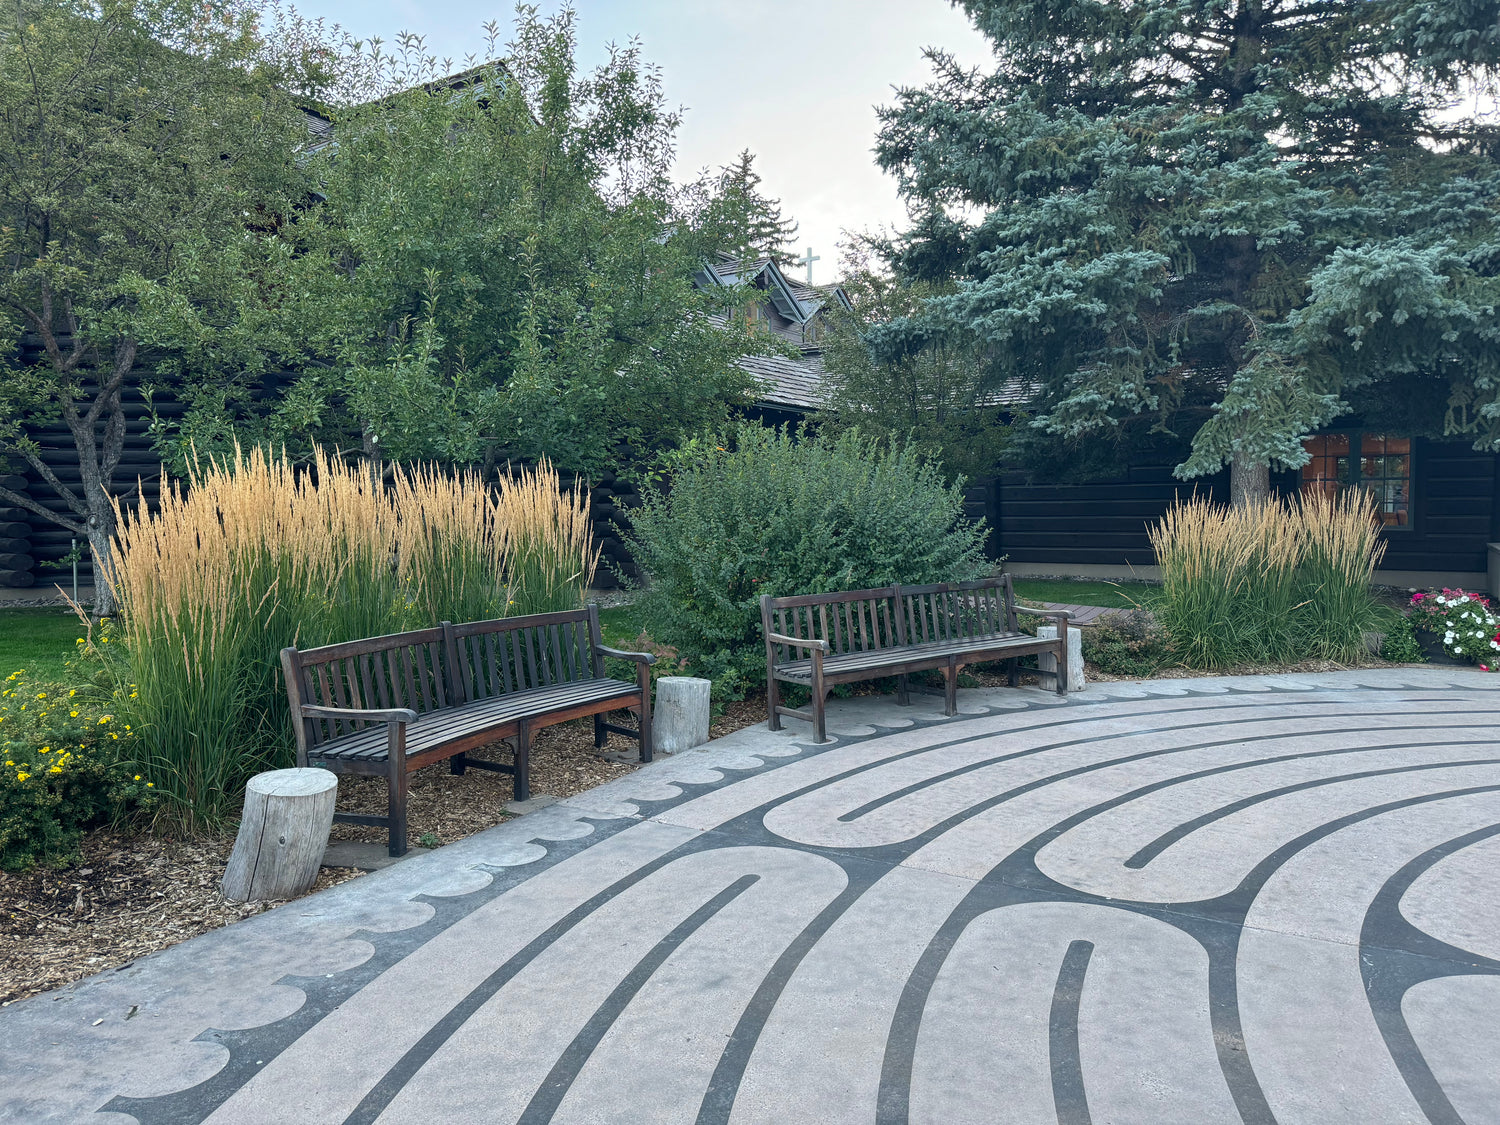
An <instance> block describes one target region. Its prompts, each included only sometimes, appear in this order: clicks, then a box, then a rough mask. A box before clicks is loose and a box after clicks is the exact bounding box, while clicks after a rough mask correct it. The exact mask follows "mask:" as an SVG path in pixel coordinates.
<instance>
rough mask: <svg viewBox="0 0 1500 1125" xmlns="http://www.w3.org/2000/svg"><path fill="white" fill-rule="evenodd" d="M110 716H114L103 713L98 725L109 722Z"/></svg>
mask: <svg viewBox="0 0 1500 1125" xmlns="http://www.w3.org/2000/svg"><path fill="white" fill-rule="evenodd" d="M112 718H114V716H113V715H105V716H104V717H103V718H102V719H100V720H99V725H100V726H101V727H102V726H103V725H104V724H105V723H107V722H109V721H110V719H112Z"/></svg>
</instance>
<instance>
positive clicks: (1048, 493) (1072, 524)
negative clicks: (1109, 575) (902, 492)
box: [990, 465, 1229, 566]
mask: <svg viewBox="0 0 1500 1125" xmlns="http://www.w3.org/2000/svg"><path fill="white" fill-rule="evenodd" d="M992 487H993V489H994V493H993V498H992V500H991V516H990V522H991V523H992V524H993V526H994V527H995V531H996V534H995V535H994V536H993V537H992V540H991V542H992V546H993V550H994V552H995V554H996V555H997V556H998V555H1006V556H1008V557H1009V559H1010V561H1011V562H1024V563H1049V562H1056V563H1083V564H1089V565H1102V566H1121V565H1123V564H1125V563H1129V564H1130V565H1132V566H1150V565H1152V564H1153V563H1155V562H1156V559H1155V556H1154V555H1153V554H1152V553H1151V544H1150V543H1149V542H1148V541H1147V539H1146V528H1147V527H1148V526H1149V525H1150V524H1151V523H1152V522H1153V521H1155V520H1157V519H1159V518H1160V517H1161V515H1162V513H1163V512H1165V511H1166V510H1167V509H1168V508H1170V507H1171V506H1172V504H1173V502H1174V501H1176V500H1177V498H1178V497H1181V498H1182V499H1184V500H1186V499H1189V498H1191V497H1192V496H1193V494H1194V493H1195V492H1196V493H1198V494H1199V495H1207V496H1210V497H1212V498H1214V499H1217V500H1223V501H1227V499H1228V497H1229V474H1228V473H1220V474H1219V475H1217V476H1213V477H1206V478H1204V479H1202V480H1197V481H1180V480H1177V479H1176V478H1175V477H1173V476H1172V466H1171V465H1134V466H1131V468H1130V469H1129V470H1128V471H1127V472H1126V473H1125V474H1124V475H1122V476H1118V477H1114V478H1110V479H1107V480H1101V481H1095V482H1091V483H1088V484H1048V483H1046V482H1044V481H1041V480H1034V479H1033V480H1028V479H1027V477H1026V476H1025V475H1024V474H1021V473H1007V474H1005V475H1003V476H1001V477H1000V478H998V479H997V480H996V481H995V482H994V485H993V486H992Z"/></svg>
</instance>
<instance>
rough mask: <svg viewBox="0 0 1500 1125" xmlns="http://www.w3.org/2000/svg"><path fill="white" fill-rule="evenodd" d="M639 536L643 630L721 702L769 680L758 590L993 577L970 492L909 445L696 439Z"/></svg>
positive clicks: (653, 497) (745, 435) (651, 499)
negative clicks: (968, 506) (968, 501)
mask: <svg viewBox="0 0 1500 1125" xmlns="http://www.w3.org/2000/svg"><path fill="white" fill-rule="evenodd" d="M674 468H675V470H676V471H675V473H674V475H673V476H672V480H671V487H670V490H664V489H647V490H646V492H645V494H644V496H643V502H642V505H641V507H640V508H639V509H638V510H637V511H636V512H635V513H634V514H633V521H634V526H633V530H632V531H631V532H630V534H629V542H630V547H631V550H632V552H633V554H634V556H635V559H636V562H637V563H638V564H639V565H640V567H641V569H642V570H643V572H644V573H645V574H646V575H647V576H648V578H649V585H648V586H647V588H646V592H645V596H644V598H643V600H642V602H641V603H639V604H640V607H641V614H642V620H643V622H644V623H645V625H646V628H647V631H648V632H649V633H650V634H651V635H652V637H654V638H655V639H656V640H657V641H658V642H660V643H662V644H667V645H670V646H672V647H673V648H675V649H677V650H678V651H679V652H680V653H681V655H682V656H683V657H684V658H686V659H687V660H688V661H689V663H690V664H691V665H692V667H693V668H694V669H695V670H696V671H698V672H699V673H700V674H703V675H707V676H709V677H710V678H712V679H714V681H715V687H716V690H717V691H718V692H719V693H720V694H721V695H729V696H736V695H739V694H742V693H743V691H744V689H745V687H746V686H747V685H749V684H755V683H759V682H761V681H763V680H764V679H765V667H764V648H763V645H762V641H761V637H760V604H759V599H760V596H761V595H762V594H771V595H773V596H786V595H791V594H817V593H825V592H828V591H832V590H858V589H864V588H867V587H875V586H886V585H890V584H892V583H896V582H902V583H923V582H942V581H957V580H961V579H968V578H973V577H976V576H978V575H980V574H983V573H984V572H985V571H986V569H987V564H986V562H985V559H984V553H983V543H984V535H985V530H984V527H983V524H982V523H980V524H974V523H969V522H968V521H966V520H965V519H964V517H963V493H962V491H961V484H949V483H947V482H946V481H945V480H944V479H943V476H942V474H941V473H940V472H939V470H938V468H937V467H936V466H935V465H933V464H932V463H930V462H928V461H925V460H923V459H922V458H921V457H920V456H919V455H918V454H917V453H916V452H915V451H914V450H913V449H912V448H910V447H909V446H904V445H897V446H894V447H886V446H882V445H880V444H878V443H876V442H874V441H872V440H871V439H868V438H866V437H864V436H862V435H861V434H859V433H858V432H856V431H849V432H846V433H843V434H840V435H838V436H837V437H832V438H829V437H823V436H819V435H816V434H814V433H811V432H808V431H805V430H804V431H798V432H792V431H790V430H786V429H779V430H774V429H769V428H767V427H764V426H760V425H757V424H755V423H745V424H743V425H742V426H741V427H740V428H739V429H738V430H737V431H736V432H735V433H734V434H733V435H732V436H731V437H729V438H721V439H718V440H715V441H707V442H704V441H700V442H696V443H694V444H693V445H691V446H690V447H688V448H687V449H686V450H684V451H683V453H682V454H680V455H679V457H678V459H677V460H676V461H675V463H674Z"/></svg>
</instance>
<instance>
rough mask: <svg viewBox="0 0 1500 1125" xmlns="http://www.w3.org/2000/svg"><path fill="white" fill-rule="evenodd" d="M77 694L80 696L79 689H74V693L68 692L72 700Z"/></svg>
mask: <svg viewBox="0 0 1500 1125" xmlns="http://www.w3.org/2000/svg"><path fill="white" fill-rule="evenodd" d="M77 694H78V689H77V688H74V689H73V690H72V691H70V692H68V698H69V699H72V698H73V697H74V696H75V695H77Z"/></svg>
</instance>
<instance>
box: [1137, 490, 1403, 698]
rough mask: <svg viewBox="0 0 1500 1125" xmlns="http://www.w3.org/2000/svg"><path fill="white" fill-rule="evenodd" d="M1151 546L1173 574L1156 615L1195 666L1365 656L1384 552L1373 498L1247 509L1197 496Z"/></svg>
mask: <svg viewBox="0 0 1500 1125" xmlns="http://www.w3.org/2000/svg"><path fill="white" fill-rule="evenodd" d="M1150 538H1151V545H1152V547H1153V548H1154V549H1155V551H1156V557H1157V562H1158V564H1159V565H1160V567H1161V576H1162V590H1161V593H1160V595H1159V596H1158V597H1157V598H1156V599H1155V600H1154V604H1153V606H1152V609H1153V612H1154V613H1155V615H1156V618H1157V620H1158V621H1159V622H1160V623H1161V625H1162V626H1163V628H1165V630H1166V631H1167V635H1168V636H1169V637H1170V638H1171V640H1172V644H1173V647H1174V649H1175V651H1176V652H1177V654H1178V657H1179V659H1181V660H1182V662H1183V663H1185V664H1187V665H1188V666H1190V667H1195V668H1207V669H1215V668H1225V667H1230V666H1233V665H1241V664H1267V663H1294V662H1296V661H1298V660H1304V659H1308V658H1312V657H1322V658H1325V659H1332V660H1352V659H1354V658H1355V657H1357V655H1358V654H1359V653H1360V652H1361V651H1362V650H1363V645H1364V641H1363V634H1364V631H1365V629H1367V628H1369V627H1370V625H1371V624H1372V623H1373V621H1374V619H1375V617H1376V616H1377V614H1378V610H1377V607H1376V604H1375V600H1374V597H1373V595H1372V594H1371V591H1370V581H1371V579H1372V577H1373V576H1374V572H1375V568H1376V566H1378V565H1379V561H1380V558H1381V556H1382V554H1383V553H1384V549H1385V548H1384V544H1383V543H1381V542H1380V539H1379V534H1378V527H1377V525H1376V523H1375V519H1374V514H1373V510H1372V505H1371V502H1370V500H1369V498H1368V497H1367V496H1365V495H1364V494H1362V493H1349V494H1346V495H1344V496H1341V497H1337V498H1333V499H1330V498H1328V497H1324V496H1310V497H1307V498H1305V499H1303V500H1302V502H1301V503H1300V504H1299V503H1298V502H1297V501H1295V500H1282V499H1277V500H1271V501H1268V502H1266V503H1263V504H1255V505H1249V506H1247V507H1244V508H1224V507H1220V506H1218V505H1214V504H1211V503H1209V502H1208V501H1207V500H1205V499H1202V498H1200V497H1195V498H1194V499H1193V500H1191V501H1189V502H1187V503H1182V504H1178V505H1177V506H1175V507H1173V508H1172V509H1171V510H1170V511H1168V512H1167V514H1166V515H1165V516H1164V517H1163V518H1162V520H1161V522H1160V523H1158V524H1157V525H1156V526H1155V527H1153V528H1152V529H1151V531H1150Z"/></svg>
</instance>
